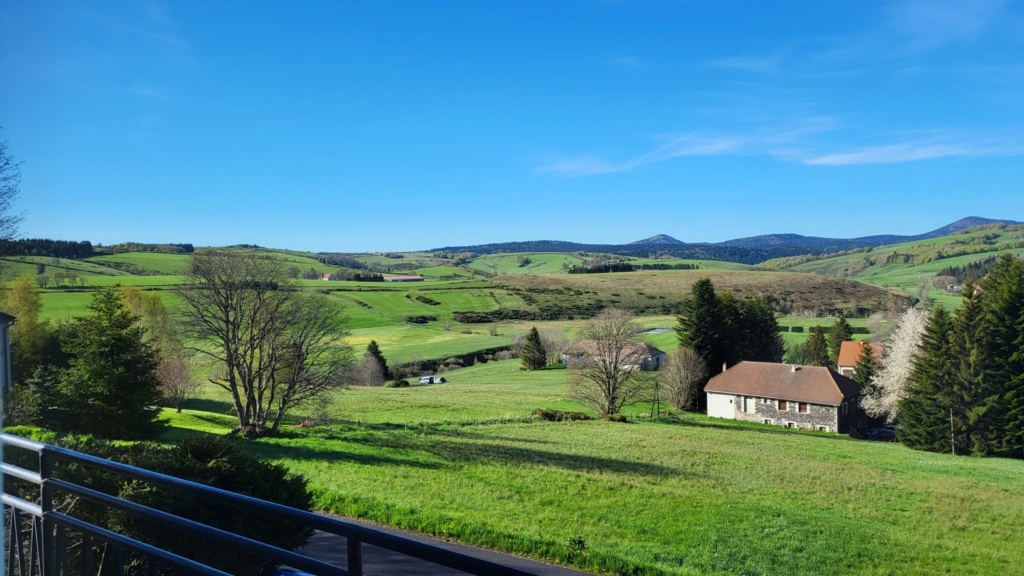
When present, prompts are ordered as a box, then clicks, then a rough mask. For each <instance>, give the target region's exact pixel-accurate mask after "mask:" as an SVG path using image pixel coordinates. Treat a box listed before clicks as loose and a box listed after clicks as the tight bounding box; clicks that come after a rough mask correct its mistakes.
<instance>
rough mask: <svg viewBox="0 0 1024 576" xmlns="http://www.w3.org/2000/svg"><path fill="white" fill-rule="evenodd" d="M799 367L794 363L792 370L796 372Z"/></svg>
mask: <svg viewBox="0 0 1024 576" xmlns="http://www.w3.org/2000/svg"><path fill="white" fill-rule="evenodd" d="M799 369H800V367H799V366H797V365H796V364H793V372H796V371H797V370H799Z"/></svg>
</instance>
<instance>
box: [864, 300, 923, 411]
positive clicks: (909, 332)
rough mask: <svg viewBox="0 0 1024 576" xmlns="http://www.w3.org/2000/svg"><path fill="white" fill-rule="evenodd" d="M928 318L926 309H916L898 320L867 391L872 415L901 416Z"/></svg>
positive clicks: (865, 402) (865, 408)
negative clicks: (900, 404) (904, 398)
mask: <svg viewBox="0 0 1024 576" xmlns="http://www.w3.org/2000/svg"><path fill="white" fill-rule="evenodd" d="M927 320H928V314H927V313H926V312H923V311H920V310H915V309H913V308H911V309H909V310H907V311H906V312H904V313H903V315H901V316H900V317H899V319H897V321H896V327H895V328H894V329H893V331H892V335H891V336H890V338H889V342H888V343H887V344H886V346H885V355H884V356H883V357H882V362H881V367H880V368H879V370H878V373H877V374H876V375H875V377H874V378H873V379H872V380H871V385H870V386H868V387H867V390H866V391H865V394H864V398H863V402H862V405H863V407H864V410H865V411H866V412H867V413H868V414H870V415H871V416H876V417H880V416H884V417H885V418H886V419H888V420H890V421H892V420H895V419H896V416H897V415H899V402H900V399H901V398H903V397H904V396H906V393H907V386H908V383H909V380H910V372H911V370H913V368H914V358H915V357H916V356H917V354H918V346H920V344H921V336H922V335H923V334H924V327H925V323H926V322H927Z"/></svg>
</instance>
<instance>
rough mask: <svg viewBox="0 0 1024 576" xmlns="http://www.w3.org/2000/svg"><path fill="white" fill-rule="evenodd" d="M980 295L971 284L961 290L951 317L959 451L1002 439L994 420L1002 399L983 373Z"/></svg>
mask: <svg viewBox="0 0 1024 576" xmlns="http://www.w3.org/2000/svg"><path fill="white" fill-rule="evenodd" d="M981 314H982V308H981V298H980V294H978V293H977V292H976V291H975V290H974V289H973V288H972V287H968V288H967V289H966V290H965V291H964V293H963V303H962V304H961V305H960V310H959V311H958V312H957V315H956V317H955V318H954V319H953V335H952V338H953V348H952V352H953V354H955V360H954V361H955V362H956V379H955V380H954V383H953V389H952V391H951V397H952V400H953V404H954V406H955V407H956V408H957V410H956V412H957V414H956V416H957V418H958V419H959V421H960V426H961V427H962V428H963V429H964V438H963V442H958V443H957V446H956V449H957V453H958V454H965V453H968V452H969V453H971V454H974V455H977V456H982V455H985V454H987V453H989V452H991V451H992V450H993V446H997V445H998V444H999V442H1000V440H1001V438H1000V437H1001V434H1002V429H1001V428H1000V426H999V424H998V423H997V422H995V421H994V416H996V415H998V414H999V407H998V404H999V402H1000V400H1001V398H1000V396H999V394H998V392H997V390H996V389H995V388H994V387H993V386H991V382H990V381H989V380H987V379H986V378H985V377H984V367H985V364H986V363H987V362H988V360H987V357H988V354H987V353H986V350H985V345H984V332H982V331H981V330H980V324H981Z"/></svg>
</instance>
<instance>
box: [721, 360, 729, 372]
mask: <svg viewBox="0 0 1024 576" xmlns="http://www.w3.org/2000/svg"><path fill="white" fill-rule="evenodd" d="M728 367H729V366H728V364H726V363H725V362H722V372H725V369H726V368H728Z"/></svg>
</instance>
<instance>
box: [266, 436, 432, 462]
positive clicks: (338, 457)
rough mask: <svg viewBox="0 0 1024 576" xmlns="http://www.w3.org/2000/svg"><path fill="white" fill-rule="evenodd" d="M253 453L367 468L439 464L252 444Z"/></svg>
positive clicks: (329, 450)
mask: <svg viewBox="0 0 1024 576" xmlns="http://www.w3.org/2000/svg"><path fill="white" fill-rule="evenodd" d="M252 447H253V451H254V452H256V453H257V454H259V455H260V456H261V457H263V458H269V459H271V460H285V459H287V460H308V461H317V462H325V463H349V464H365V465H368V466H405V467H412V468H426V469H438V468H441V467H442V465H441V464H437V463H433V462H423V461H421V460H414V459H412V458H392V457H390V456H381V455H379V454H356V453H353V452H347V451H344V450H332V449H314V448H308V447H306V446H290V445H281V444H268V443H263V442H257V443H253V445H252Z"/></svg>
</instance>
